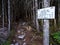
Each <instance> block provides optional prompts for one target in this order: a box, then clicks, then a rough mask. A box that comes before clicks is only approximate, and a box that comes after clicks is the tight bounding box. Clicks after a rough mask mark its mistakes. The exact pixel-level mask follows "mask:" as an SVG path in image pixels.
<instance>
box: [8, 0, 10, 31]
mask: <svg viewBox="0 0 60 45" xmlns="http://www.w3.org/2000/svg"><path fill="white" fill-rule="evenodd" d="M8 31H9V32H10V0H8Z"/></svg>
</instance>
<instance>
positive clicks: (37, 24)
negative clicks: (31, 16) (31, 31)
mask: <svg viewBox="0 0 60 45" xmlns="http://www.w3.org/2000/svg"><path fill="white" fill-rule="evenodd" d="M37 1H38V0H35V7H36V8H35V10H36V13H35V14H36V15H35V22H36V29H37V31H38V32H39V23H38V19H37V9H38V4H37Z"/></svg>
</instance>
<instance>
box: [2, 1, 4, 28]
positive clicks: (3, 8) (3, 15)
mask: <svg viewBox="0 0 60 45" xmlns="http://www.w3.org/2000/svg"><path fill="white" fill-rule="evenodd" d="M2 16H3V18H2V19H3V20H2V27H3V28H4V0H2Z"/></svg>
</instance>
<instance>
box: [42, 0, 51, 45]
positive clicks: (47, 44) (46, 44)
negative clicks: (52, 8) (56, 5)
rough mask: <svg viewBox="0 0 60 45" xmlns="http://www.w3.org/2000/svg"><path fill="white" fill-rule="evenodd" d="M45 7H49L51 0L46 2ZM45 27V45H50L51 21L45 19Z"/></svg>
mask: <svg viewBox="0 0 60 45" xmlns="http://www.w3.org/2000/svg"><path fill="white" fill-rule="evenodd" d="M43 2H44V7H45V8H46V7H49V5H50V0H44V1H43ZM43 21H44V25H43V45H49V20H47V19H44V20H43Z"/></svg>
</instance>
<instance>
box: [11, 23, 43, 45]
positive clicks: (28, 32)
mask: <svg viewBox="0 0 60 45" xmlns="http://www.w3.org/2000/svg"><path fill="white" fill-rule="evenodd" d="M11 45H43V39H42V36H41V34H40V33H38V32H37V31H36V29H34V28H32V27H31V26H30V25H29V24H28V23H26V22H22V23H18V24H17V25H16V30H15V34H14V36H13V38H12V42H11Z"/></svg>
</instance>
